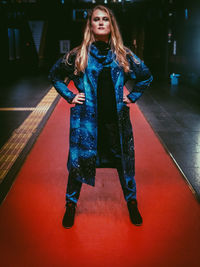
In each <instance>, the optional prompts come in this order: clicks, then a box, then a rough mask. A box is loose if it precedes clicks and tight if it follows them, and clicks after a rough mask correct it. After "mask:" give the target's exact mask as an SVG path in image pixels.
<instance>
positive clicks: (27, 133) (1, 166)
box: [0, 87, 58, 183]
mask: <svg viewBox="0 0 200 267" xmlns="http://www.w3.org/2000/svg"><path fill="white" fill-rule="evenodd" d="M57 95H58V93H57V92H56V90H55V89H54V87H52V88H51V89H50V90H49V91H48V93H47V94H46V95H45V96H44V97H43V99H42V100H41V101H40V103H39V104H38V105H37V106H36V107H35V108H32V109H33V111H32V112H31V114H30V115H29V116H28V117H27V119H26V120H25V121H24V122H23V123H22V124H21V125H20V126H19V128H17V129H16V130H14V131H13V133H12V136H11V137H10V139H9V140H8V141H7V143H5V144H4V146H3V147H2V148H1V150H0V183H1V182H2V181H3V179H4V178H5V176H6V175H7V173H8V172H9V170H10V169H11V167H12V166H13V164H14V163H15V161H16V159H17V158H18V156H19V155H20V153H21V152H22V150H23V149H24V147H25V146H26V144H27V143H28V141H29V139H30V138H31V136H32V135H33V133H35V131H36V130H37V127H38V125H39V123H40V122H41V120H42V119H43V117H44V116H45V114H46V113H47V111H48V110H49V108H50V106H51V105H52V103H53V101H54V100H55V99H56V97H57ZM13 109H14V108H13ZM20 109H22V108H20ZM30 109H31V108H29V110H30ZM1 110H2V109H1ZM26 110H27V109H26Z"/></svg>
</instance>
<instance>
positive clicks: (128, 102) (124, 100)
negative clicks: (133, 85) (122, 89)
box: [123, 95, 132, 104]
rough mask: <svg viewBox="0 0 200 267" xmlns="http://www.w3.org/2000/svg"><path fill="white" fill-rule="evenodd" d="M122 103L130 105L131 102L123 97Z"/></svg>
mask: <svg viewBox="0 0 200 267" xmlns="http://www.w3.org/2000/svg"><path fill="white" fill-rule="evenodd" d="M123 102H124V103H126V104H131V103H132V102H131V100H130V99H129V98H128V97H127V96H126V95H124V96H123Z"/></svg>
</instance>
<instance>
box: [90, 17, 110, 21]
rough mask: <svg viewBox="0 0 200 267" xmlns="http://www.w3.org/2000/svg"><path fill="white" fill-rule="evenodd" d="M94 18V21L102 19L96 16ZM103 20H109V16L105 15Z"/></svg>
mask: <svg viewBox="0 0 200 267" xmlns="http://www.w3.org/2000/svg"><path fill="white" fill-rule="evenodd" d="M93 20H94V21H98V20H100V17H94V18H93ZM103 20H104V21H109V18H108V17H103Z"/></svg>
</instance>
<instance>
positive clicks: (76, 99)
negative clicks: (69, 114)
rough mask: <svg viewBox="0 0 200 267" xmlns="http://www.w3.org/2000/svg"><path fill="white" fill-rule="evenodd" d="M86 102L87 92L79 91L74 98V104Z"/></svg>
mask: <svg viewBox="0 0 200 267" xmlns="http://www.w3.org/2000/svg"><path fill="white" fill-rule="evenodd" d="M84 102H85V94H84V93H78V94H77V95H76V96H75V97H74V99H73V100H72V104H80V105H82V104H83V103H84Z"/></svg>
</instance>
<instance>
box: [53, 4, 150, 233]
mask: <svg viewBox="0 0 200 267" xmlns="http://www.w3.org/2000/svg"><path fill="white" fill-rule="evenodd" d="M66 77H67V80H68V82H69V81H70V80H73V82H74V84H75V86H76V88H77V90H78V92H79V93H78V94H74V93H72V92H71V91H70V90H69V89H68V87H67V85H68V82H66V81H65V79H66ZM49 78H50V79H51V81H52V83H53V85H54V87H55V88H56V90H57V91H58V93H59V94H60V95H61V96H62V97H64V99H66V100H67V101H68V103H70V104H75V106H74V107H72V108H71V115H70V149H69V156H68V163H67V166H68V171H69V177H68V184H67V192H66V211H65V214H64V217H63V226H64V227H65V228H70V227H72V226H73V224H74V216H75V211H76V205H77V201H78V198H79V195H80V190H81V185H82V183H86V184H88V185H92V186H94V184H95V170H96V167H113V168H116V169H117V170H118V174H119V179H120V183H121V186H122V190H123V193H124V197H125V200H126V201H127V206H128V210H129V214H130V219H131V222H132V223H133V224H135V225H141V224H142V217H141V215H140V212H139V210H138V206H137V200H136V183H135V166H134V164H135V162H134V143H133V134H132V126H131V123H130V118H129V107H128V106H127V104H131V103H135V102H136V100H137V99H138V98H139V97H140V96H141V95H142V93H143V91H144V90H145V89H146V88H147V87H148V86H149V85H150V83H151V81H152V75H151V73H150V72H149V70H148V68H147V67H146V66H145V64H144V63H143V62H142V61H141V60H140V59H139V58H137V57H136V56H135V55H134V54H133V53H132V52H131V51H130V50H129V49H128V48H126V47H125V46H124V45H123V42H122V38H121V35H120V32H119V29H118V26H117V22H116V20H115V17H114V15H113V13H112V11H111V10H110V9H108V8H107V7H104V6H102V5H98V6H96V7H94V9H93V10H92V11H91V13H90V14H89V15H88V19H87V24H86V28H85V32H84V38H83V42H82V44H81V45H80V46H79V47H77V48H75V49H73V50H72V51H70V53H68V54H67V55H65V56H64V57H63V58H60V59H59V60H58V61H57V62H56V64H55V65H54V66H53V67H52V69H51V71H50V75H49ZM130 79H131V80H134V81H135V85H134V86H133V88H132V91H131V92H130V93H129V94H128V95H125V94H124V92H123V87H124V84H125V83H126V81H128V80H130Z"/></svg>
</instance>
